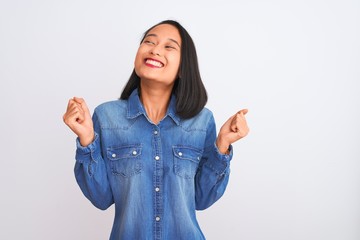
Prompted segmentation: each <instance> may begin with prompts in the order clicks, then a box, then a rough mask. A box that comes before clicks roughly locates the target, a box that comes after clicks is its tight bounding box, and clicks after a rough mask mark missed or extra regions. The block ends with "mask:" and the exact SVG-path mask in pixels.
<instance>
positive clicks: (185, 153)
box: [64, 20, 249, 240]
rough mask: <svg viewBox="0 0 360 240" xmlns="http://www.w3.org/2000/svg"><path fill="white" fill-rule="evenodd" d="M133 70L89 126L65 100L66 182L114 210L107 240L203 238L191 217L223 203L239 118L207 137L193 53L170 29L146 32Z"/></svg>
mask: <svg viewBox="0 0 360 240" xmlns="http://www.w3.org/2000/svg"><path fill="white" fill-rule="evenodd" d="M134 65H135V67H134V71H133V73H132V75H131V77H130V79H129V81H128V83H127V85H126V86H125V88H124V90H123V92H122V94H121V99H120V100H117V101H112V102H108V103H104V104H102V105H100V106H98V107H97V108H96V109H95V111H94V114H93V117H92V118H91V116H90V113H89V110H88V108H87V106H86V103H85V101H84V100H83V99H81V98H76V97H75V98H73V99H70V100H69V104H68V107H67V111H66V113H65V114H64V122H65V123H66V124H67V125H68V126H69V127H70V129H71V130H72V131H73V132H74V133H75V134H76V135H77V136H78V138H77V151H76V164H75V176H76V180H77V182H78V184H79V186H80V188H81V190H82V192H83V193H84V195H85V196H86V197H87V198H88V199H89V200H90V201H91V202H92V203H93V204H94V205H95V206H96V207H98V208H100V209H107V208H108V207H109V206H111V205H112V204H113V203H114V204H115V219H114V224H113V228H112V232H111V236H110V239H131V240H133V239H171V240H174V239H186V240H189V239H205V237H204V235H203V233H202V232H201V230H200V227H199V225H198V222H197V220H196V215H195V210H202V209H205V208H207V207H209V206H210V205H212V204H213V203H214V202H216V201H217V200H218V199H219V198H220V197H221V196H222V195H223V193H224V191H225V188H226V185H227V182H228V179H229V171H230V170H229V164H230V160H231V158H232V147H231V144H232V143H233V142H235V141H237V140H239V139H240V138H242V137H244V136H246V135H247V133H248V131H249V130H248V127H247V124H246V120H245V117H244V115H245V114H246V113H247V110H246V109H244V110H241V111H239V112H238V113H236V114H235V115H234V116H232V117H231V118H229V120H228V121H227V122H226V123H225V124H224V125H223V126H222V127H221V130H220V132H219V135H218V136H217V137H216V128H215V122H214V118H213V115H212V113H211V112H210V111H209V110H208V109H206V108H204V106H205V104H206V101H207V95H206V91H205V88H204V86H203V83H202V81H201V78H200V73H199V69H198V64H197V56H196V51H195V46H194V43H193V41H192V39H191V37H190V36H189V34H188V33H187V31H186V30H185V29H184V28H183V27H182V26H181V25H180V24H179V23H178V22H175V21H169V20H168V21H163V22H161V23H159V24H157V25H155V26H153V27H152V28H150V29H149V30H148V31H146V32H145V34H144V37H143V39H142V41H141V44H140V46H139V49H138V51H137V54H136V58H135V64H134Z"/></svg>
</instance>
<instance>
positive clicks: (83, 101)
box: [73, 97, 90, 114]
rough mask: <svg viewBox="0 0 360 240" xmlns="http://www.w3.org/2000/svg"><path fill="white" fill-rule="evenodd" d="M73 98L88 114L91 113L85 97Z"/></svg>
mask: <svg viewBox="0 0 360 240" xmlns="http://www.w3.org/2000/svg"><path fill="white" fill-rule="evenodd" d="M73 99H74V101H75V102H76V103H78V104H80V106H81V108H82V109H83V110H84V112H85V113H86V114H90V110H89V108H88V106H87V105H86V102H85V100H84V99H83V98H78V97H74V98H73Z"/></svg>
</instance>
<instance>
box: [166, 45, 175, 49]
mask: <svg viewBox="0 0 360 240" xmlns="http://www.w3.org/2000/svg"><path fill="white" fill-rule="evenodd" d="M165 48H166V49H176V48H175V47H173V46H171V45H166V46H165Z"/></svg>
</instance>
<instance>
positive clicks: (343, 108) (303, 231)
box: [0, 0, 360, 240]
mask: <svg viewBox="0 0 360 240" xmlns="http://www.w3.org/2000/svg"><path fill="white" fill-rule="evenodd" d="M168 18H170V19H175V20H178V21H180V23H182V24H183V26H184V27H185V28H186V29H187V30H188V31H189V33H190V34H191V36H192V37H193V39H194V41H195V44H196V46H197V50H198V57H199V62H200V70H201V73H202V77H203V81H204V83H205V85H206V87H207V90H208V93H209V102H208V105H207V107H208V108H210V109H211V110H212V111H213V112H214V115H215V119H216V121H217V126H218V128H219V127H220V126H221V125H222V123H223V122H224V121H225V120H226V119H227V118H228V117H230V116H231V115H232V114H233V113H235V112H236V111H237V110H239V109H241V108H245V107H246V108H249V113H248V115H247V116H248V122H249V125H250V128H251V132H250V135H249V136H248V137H247V138H246V139H243V140H241V141H240V142H238V143H236V144H235V145H234V151H235V156H234V159H233V160H232V170H231V171H232V172H231V179H230V183H229V185H228V188H227V191H226V193H225V195H224V196H223V198H222V199H220V200H219V202H217V203H216V204H215V205H213V206H212V207H211V208H209V209H207V210H205V211H202V212H199V213H198V217H199V222H200V225H201V226H202V229H203V231H204V233H205V235H206V236H207V239H210V240H212V239H240V240H289V239H290V240H300V239H301V240H319V239H320V240H359V239H360V127H359V124H360V83H359V81H360V44H359V43H360V2H359V1H358V0H357V1H355V0H354V1H351V0H341V1H340V0H337V1H331V0H327V1H326V0H323V1H322V0H305V1H285V0H283V1H281V0H273V1H259V0H251V1H242V0H238V1H235V0H233V1H190V0H184V1H176V2H172V1H163V0H158V1H142V2H140V1H126V2H125V1H119V0H118V1H100V0H99V1H94V0H86V1H85V0H62V1H60V0H59V1H51V0H28V1H26V0H11V1H6V0H0V80H1V81H0V91H1V96H0V100H1V109H0V110H1V111H0V113H1V118H0V119H1V124H0V128H1V129H0V134H1V135H0V136H1V144H0V146H1V156H0V161H1V165H0V166H1V167H0V169H1V174H0V187H1V188H0V189H1V197H0V203H1V204H0V218H1V230H0V239H36V240H39V239H46V240H47V239H55V240H57V239H108V236H109V233H110V230H111V225H112V220H113V207H111V208H110V209H109V210H107V211H101V210H98V209H96V208H95V207H93V206H92V205H91V204H90V202H89V201H88V200H87V199H86V198H85V197H84V196H83V195H82V193H81V191H80V189H79V187H78V186H77V185H76V182H75V178H74V175H73V165H74V154H75V153H74V150H75V136H74V135H73V134H72V132H71V131H70V130H69V129H68V128H67V127H66V126H65V124H63V122H62V115H63V113H64V111H65V109H66V105H67V101H68V99H69V98H71V97H73V96H81V97H84V98H85V99H86V101H87V102H88V105H89V107H90V109H91V111H92V110H93V109H94V108H95V106H97V105H98V104H100V103H102V102H104V101H108V100H113V99H116V98H118V97H119V95H120V93H121V90H122V88H123V86H124V84H125V82H126V81H127V80H128V77H129V76H130V73H131V71H132V69H133V61H134V57H135V54H136V50H137V47H138V44H139V41H140V39H141V36H142V33H143V32H144V31H145V30H146V29H147V28H149V27H150V26H152V25H154V24H155V23H158V22H159V21H161V20H164V19H168ZM139 227H141V226H139Z"/></svg>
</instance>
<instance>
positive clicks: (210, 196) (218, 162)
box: [195, 115, 233, 210]
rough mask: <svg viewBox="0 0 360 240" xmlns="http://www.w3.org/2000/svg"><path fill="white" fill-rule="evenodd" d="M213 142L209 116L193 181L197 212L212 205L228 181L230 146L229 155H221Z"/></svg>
mask: <svg viewBox="0 0 360 240" xmlns="http://www.w3.org/2000/svg"><path fill="white" fill-rule="evenodd" d="M215 141H216V126H215V121H214V117H213V115H211V118H210V120H209V123H208V128H207V132H206V144H205V146H206V147H205V149H204V154H203V156H202V158H201V160H200V163H199V169H198V172H197V173H196V179H195V191H196V192H195V203H196V209H197V210H203V209H206V208H208V207H210V206H211V205H212V204H214V203H215V202H216V201H217V200H218V199H219V198H220V197H221V196H222V195H223V194H224V192H225V189H226V186H227V184H228V181H229V174H230V160H231V159H232V156H233V149H232V146H230V147H229V154H222V153H220V152H219V150H218V148H217V146H216V144H215Z"/></svg>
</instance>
